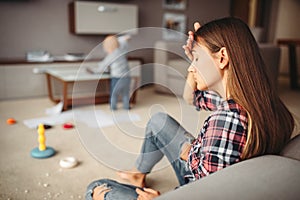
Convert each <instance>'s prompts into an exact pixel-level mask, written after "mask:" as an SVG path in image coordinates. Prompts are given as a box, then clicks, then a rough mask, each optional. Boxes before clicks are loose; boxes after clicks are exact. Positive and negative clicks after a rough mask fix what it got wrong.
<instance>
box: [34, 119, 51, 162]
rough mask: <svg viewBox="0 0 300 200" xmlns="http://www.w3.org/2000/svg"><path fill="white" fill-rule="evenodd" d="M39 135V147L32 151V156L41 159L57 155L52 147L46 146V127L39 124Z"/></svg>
mask: <svg viewBox="0 0 300 200" xmlns="http://www.w3.org/2000/svg"><path fill="white" fill-rule="evenodd" d="M38 134H39V137H38V142H39V147H36V148H34V149H32V150H31V156H32V157H33V158H39V159H40V158H49V157H51V156H53V155H54V154H55V150H54V149H53V148H52V147H47V146H46V137H45V127H44V125H43V124H39V127H38Z"/></svg>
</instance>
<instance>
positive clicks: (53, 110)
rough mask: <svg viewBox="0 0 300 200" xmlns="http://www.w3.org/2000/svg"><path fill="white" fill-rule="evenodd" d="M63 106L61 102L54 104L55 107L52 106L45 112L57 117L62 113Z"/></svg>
mask: <svg viewBox="0 0 300 200" xmlns="http://www.w3.org/2000/svg"><path fill="white" fill-rule="evenodd" d="M63 106H64V103H63V102H62V101H61V102H59V103H58V104H56V106H54V107H52V108H47V109H46V111H45V112H46V114H47V115H58V114H60V113H61V112H62V110H63Z"/></svg>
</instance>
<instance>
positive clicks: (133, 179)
mask: <svg viewBox="0 0 300 200" xmlns="http://www.w3.org/2000/svg"><path fill="white" fill-rule="evenodd" d="M117 174H118V176H119V177H120V178H121V179H123V180H125V181H128V182H129V183H130V184H132V185H134V186H137V187H141V188H144V187H145V179H146V174H143V173H141V172H139V171H137V170H132V171H118V172H117Z"/></svg>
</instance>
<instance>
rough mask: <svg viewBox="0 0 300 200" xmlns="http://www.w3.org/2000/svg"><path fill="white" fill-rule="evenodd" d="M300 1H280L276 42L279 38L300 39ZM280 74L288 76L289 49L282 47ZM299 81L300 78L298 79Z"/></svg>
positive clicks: (299, 52) (298, 53)
mask: <svg viewBox="0 0 300 200" xmlns="http://www.w3.org/2000/svg"><path fill="white" fill-rule="evenodd" d="M299 11H300V1H299V0H279V4H278V15H277V21H276V30H275V40H277V39H279V38H293V39H294V38H297V39H300V27H299V19H300V12H299ZM281 49H282V53H281V62H280V73H281V74H288V72H289V68H288V64H289V61H288V51H287V47H282V48H281ZM297 61H298V63H297V64H298V74H299V76H300V47H298V48H297ZM298 79H299V78H298Z"/></svg>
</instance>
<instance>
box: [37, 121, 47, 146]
mask: <svg viewBox="0 0 300 200" xmlns="http://www.w3.org/2000/svg"><path fill="white" fill-rule="evenodd" d="M38 133H39V138H38V141H39V150H40V151H45V150H46V137H45V128H44V125H43V124H40V125H39V128H38Z"/></svg>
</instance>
